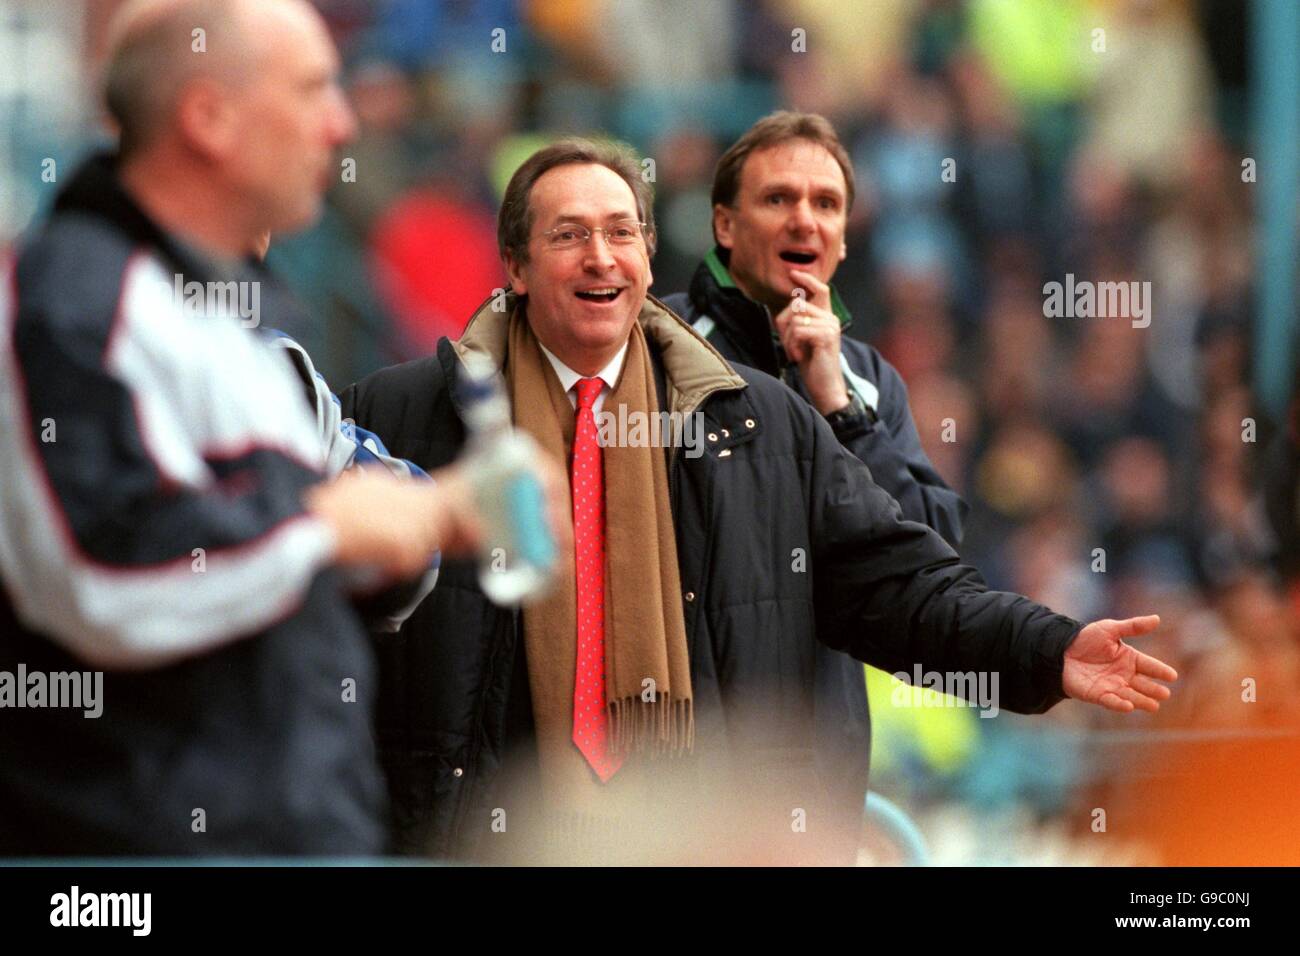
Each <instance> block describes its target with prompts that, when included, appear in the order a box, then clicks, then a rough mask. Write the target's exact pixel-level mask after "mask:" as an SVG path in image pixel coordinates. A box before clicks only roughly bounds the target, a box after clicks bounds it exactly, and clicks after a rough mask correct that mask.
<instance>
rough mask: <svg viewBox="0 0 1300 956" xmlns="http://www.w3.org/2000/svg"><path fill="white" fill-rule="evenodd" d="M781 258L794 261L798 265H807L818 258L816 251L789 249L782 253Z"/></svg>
mask: <svg viewBox="0 0 1300 956" xmlns="http://www.w3.org/2000/svg"><path fill="white" fill-rule="evenodd" d="M781 258H782V260H784V261H785V262H793V263H795V264H796V265H800V266H806V265H810V264H812V263H813V262H815V261H816V260H817V254H816V253H814V252H791V251H789V250H787V251H785V252H783V253H781Z"/></svg>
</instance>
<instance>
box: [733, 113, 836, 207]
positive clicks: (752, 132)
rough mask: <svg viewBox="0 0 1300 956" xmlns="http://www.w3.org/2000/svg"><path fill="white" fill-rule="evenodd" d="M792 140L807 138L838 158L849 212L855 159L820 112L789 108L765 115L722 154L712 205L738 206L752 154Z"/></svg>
mask: <svg viewBox="0 0 1300 956" xmlns="http://www.w3.org/2000/svg"><path fill="white" fill-rule="evenodd" d="M792 139H806V140H808V141H809V142H811V143H816V144H817V145H818V146H821V147H823V148H824V149H825V150H826V151H827V152H828V153H830V154H831V155H832V156H833V157H835V162H837V163H839V166H840V171H841V172H842V173H844V187H845V191H846V195H845V204H844V209H845V211H846V212H847V211H848V210H850V209H852V208H853V196H854V192H855V184H854V180H853V161H852V160H850V159H849V154H848V150H846V149H845V148H844V144H843V143H841V142H840V138H839V136H837V135H836V133H835V127H834V126H832V125H831V121H830V120H828V119H827V118H826V117H824V116H822V115H820V114H819V113H794V112H791V111H789V110H779V111H777V112H775V113H769V114H768V115H767V116H764V117H763V118H762V119H761V120H759V121H758V122H757V123H755V124H754V125H753V126H751V127H750V128H749V129H747V130H745V133H744V135H743V136H741V137H740V139H738V140H736V141H735V142H734V143H732V144H731V148H730V149H728V150H727V151H726V152H725V153H723V154H722V156H721V158H720V159H719V160H718V165H717V167H716V169H715V170H714V173H713V196H712V203H713V205H715V206H719V205H721V206H732V205H735V202H736V193H737V192H739V191H740V174H741V171H742V170H743V169H744V168H745V160H747V159H748V158H749V154H750V153H752V152H754V151H755V150H759V149H767V148H768V147H769V146H777V145H780V144H781V143H785V142H788V141H789V140H792Z"/></svg>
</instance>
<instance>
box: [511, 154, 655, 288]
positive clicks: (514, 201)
mask: <svg viewBox="0 0 1300 956" xmlns="http://www.w3.org/2000/svg"><path fill="white" fill-rule="evenodd" d="M574 164H590V165H594V166H604V167H605V168H606V169H611V170H613V171H614V172H616V173H618V175H619V176H620V177H621V178H622V180H623V181H624V182H625V183H627V185H628V187H629V188H630V189H631V190H632V195H633V196H634V197H636V214H637V218H638V219H640V220H641V221H642V222H644V223H645V244H646V251H647V252H648V253H649V254H650V256H651V258H653V257H654V254H655V210H654V187H653V186H651V185H650V183H649V182H647V181H646V179H645V177H643V176H642V175H641V160H640V158H639V157H638V156H637V154H636V152H635V151H634V150H633V149H632V147H630V146H628V145H627V144H626V143H620V142H616V141H612V140H610V141H602V140H590V139H576V138H571V139H562V140H560V141H559V142H557V143H552V144H551V145H550V146H546V147H543V148H542V149H539V150H538V151H537V152H535V153H533V155H531V156H529V157H528V158H527V159H526V160H524V163H523V165H522V166H520V167H519V168H518V169H517V170H515V174H514V175H513V176H511V177H510V184H509V185H508V186H506V194H505V197H504V198H503V199H502V200H501V211H500V212H499V213H498V214H497V247H498V249H499V250H500V252H501V258H502V259H503V260H504V259H505V258H506V256H507V255H509V256H511V257H512V258H514V259H515V260H516V261H518V262H520V263H525V262H527V261H528V237H529V236H530V235H532V231H533V211H532V209H531V208H529V200H530V198H531V196H532V191H533V184H534V183H536V182H537V180H539V179H540V178H541V177H542V175H543V174H544V173H546V172H547V171H548V170H552V169H555V168H556V167H557V166H570V165H574Z"/></svg>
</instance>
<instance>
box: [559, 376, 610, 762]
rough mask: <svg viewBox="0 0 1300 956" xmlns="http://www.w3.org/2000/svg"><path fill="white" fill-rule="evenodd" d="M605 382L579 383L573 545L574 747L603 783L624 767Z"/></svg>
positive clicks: (593, 379) (575, 431) (575, 437)
mask: <svg viewBox="0 0 1300 956" xmlns="http://www.w3.org/2000/svg"><path fill="white" fill-rule="evenodd" d="M603 385H604V383H603V382H602V381H601V380H600V379H598V378H584V379H580V380H579V381H578V382H577V384H575V385H574V386H573V388H574V391H576V392H577V393H578V401H577V406H576V407H577V419H576V422H575V425H574V431H573V466H572V472H571V474H570V475H569V480H570V482H571V485H572V487H573V538H574V540H573V544H574V560H575V561H576V562H577V566H576V568H575V576H576V577H577V582H578V666H577V679H576V680H575V681H574V683H573V742H574V743H575V744H577V745H578V749H579V750H580V751H582V755H583V756H584V757H586V758H587V762H588V763H589V764H591V768H592V769H593V770H595V771H596V775H597V776H598V777H600V779H601V782H602V783H603V782H605V781H607V780H609V778H610V777H612V776H614V773H615V771H617V770H618V768H619V767H621V766H622V765H623V759H622V757H619V756H616V755H612V754H610V753H609V718H608V716H607V714H606V712H605V704H606V699H605V464H604V459H603V458H602V456H601V449H600V445H599V443H598V442H597V441H596V418H595V416H594V415H593V414H592V405H593V404H594V403H595V401H596V397H597V396H598V395H600V390H601V388H602V387H603Z"/></svg>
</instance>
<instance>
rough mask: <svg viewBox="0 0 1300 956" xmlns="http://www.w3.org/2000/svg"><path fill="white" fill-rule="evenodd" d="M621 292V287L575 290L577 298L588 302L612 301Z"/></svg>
mask: <svg viewBox="0 0 1300 956" xmlns="http://www.w3.org/2000/svg"><path fill="white" fill-rule="evenodd" d="M622 294H623V290H622V289H613V288H610V289H586V290H584V291H582V292H575V293H574V295H576V296H577V297H578V298H579V299H586V300H587V301H588V302H613V301H614V300H615V299H617V298H618V297H619V296H620V295H622Z"/></svg>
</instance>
